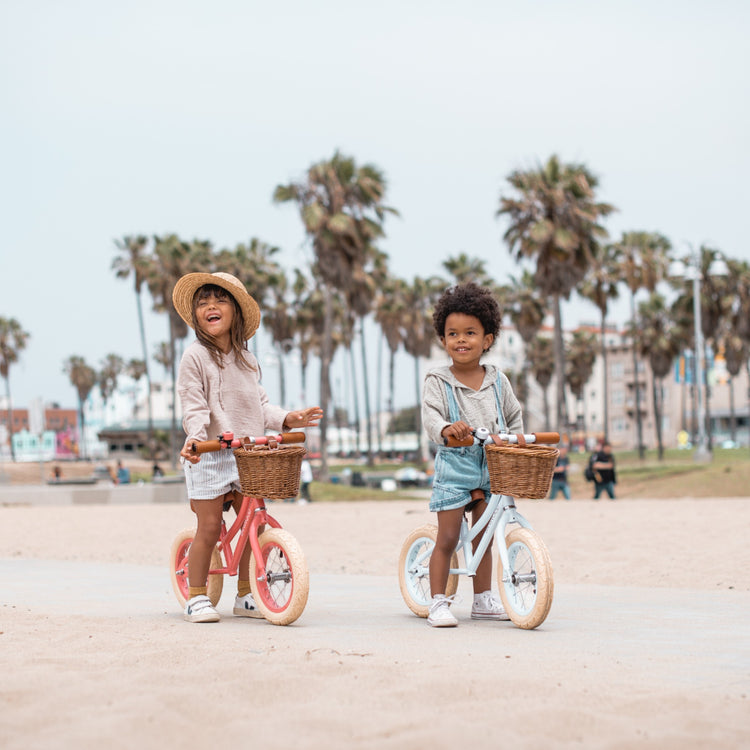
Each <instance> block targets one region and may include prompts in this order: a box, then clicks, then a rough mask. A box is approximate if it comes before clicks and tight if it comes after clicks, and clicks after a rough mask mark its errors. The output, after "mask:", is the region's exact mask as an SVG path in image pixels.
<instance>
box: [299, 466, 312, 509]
mask: <svg viewBox="0 0 750 750" xmlns="http://www.w3.org/2000/svg"><path fill="white" fill-rule="evenodd" d="M312 480H313V471H312V466H310V462H309V461H308V460H307V459H306V458H303V459H302V466H301V467H300V475H299V481H300V488H299V492H300V498H299V501H300V502H301V503H311V502H312V497H311V495H310V482H312Z"/></svg>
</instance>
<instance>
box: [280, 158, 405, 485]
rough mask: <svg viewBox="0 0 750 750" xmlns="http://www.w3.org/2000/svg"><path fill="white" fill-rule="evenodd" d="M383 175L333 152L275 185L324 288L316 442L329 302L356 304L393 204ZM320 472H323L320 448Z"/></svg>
mask: <svg viewBox="0 0 750 750" xmlns="http://www.w3.org/2000/svg"><path fill="white" fill-rule="evenodd" d="M384 195H385V178H384V176H383V174H382V172H381V171H380V170H379V169H378V168H377V167H375V166H374V165H371V164H365V165H364V166H361V167H359V166H357V164H356V163H355V161H354V159H352V158H351V157H346V156H343V155H341V154H340V153H339V152H338V151H337V152H336V153H335V154H334V155H333V158H332V159H331V160H329V161H321V162H318V163H316V164H313V165H312V166H311V167H310V168H309V169H308V170H307V174H306V176H305V179H304V180H303V181H301V182H293V183H290V184H288V185H278V186H277V187H276V190H275V191H274V195H273V199H274V201H275V202H277V203H284V202H289V201H293V202H295V203H296V204H297V206H298V209H299V212H300V217H301V219H302V223H303V224H304V227H305V231H306V233H307V235H308V237H309V239H310V242H311V244H312V249H313V252H314V254H315V263H314V264H313V273H314V275H315V277H316V278H319V279H320V280H321V283H322V285H323V286H324V289H325V308H324V309H325V317H324V330H323V339H322V346H321V367H320V402H321V403H320V405H321V407H322V409H323V412H324V417H323V420H322V421H321V424H320V432H321V441H322V444H323V446H325V444H326V430H327V424H328V407H329V402H330V394H331V387H330V366H331V360H332V358H333V304H334V296H335V294H336V292H339V293H341V294H342V295H343V296H344V297H345V299H346V301H347V303H348V305H349V307H352V308H354V309H357V302H358V300H357V299H356V294H357V293H359V291H360V290H361V282H362V281H363V278H362V277H363V275H364V274H365V273H366V268H367V266H368V263H369V262H370V261H371V260H372V250H373V248H374V246H375V242H376V241H377V240H378V239H379V238H381V237H383V235H384V231H383V223H384V221H385V216H386V214H388V213H392V214H396V213H397V212H396V211H395V209H392V208H389V207H388V206H386V205H384V203H383V198H384ZM321 471H322V473H323V475H324V476H326V475H327V473H328V463H327V457H326V453H325V450H323V451H322V467H321Z"/></svg>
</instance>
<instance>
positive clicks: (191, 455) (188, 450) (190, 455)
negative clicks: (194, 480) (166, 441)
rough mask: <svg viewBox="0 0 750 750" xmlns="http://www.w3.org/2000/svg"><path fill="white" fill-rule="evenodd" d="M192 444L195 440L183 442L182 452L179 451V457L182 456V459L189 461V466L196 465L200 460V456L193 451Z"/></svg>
mask: <svg viewBox="0 0 750 750" xmlns="http://www.w3.org/2000/svg"><path fill="white" fill-rule="evenodd" d="M194 442H195V440H193V439H191V438H188V439H187V440H186V441H185V445H183V446H182V450H181V451H180V456H182V458H184V459H185V460H186V461H190V463H191V464H197V463H198V461H200V460H201V457H200V455H199V454H198V453H195V452H194V451H193V443H194Z"/></svg>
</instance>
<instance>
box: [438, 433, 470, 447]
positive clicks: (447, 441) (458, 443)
mask: <svg viewBox="0 0 750 750" xmlns="http://www.w3.org/2000/svg"><path fill="white" fill-rule="evenodd" d="M443 445H447V446H448V447H449V448H462V447H464V446H466V445H474V436H473V435H469V437H467V438H464V439H463V440H458V439H457V438H454V437H444V438H443Z"/></svg>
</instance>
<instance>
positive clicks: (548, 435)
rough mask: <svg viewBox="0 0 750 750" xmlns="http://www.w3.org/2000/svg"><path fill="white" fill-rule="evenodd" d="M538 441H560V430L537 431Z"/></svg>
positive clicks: (535, 434)
mask: <svg viewBox="0 0 750 750" xmlns="http://www.w3.org/2000/svg"><path fill="white" fill-rule="evenodd" d="M534 436H535V437H536V441H535V442H536V443H537V444H538V443H559V442H560V433H559V432H535V433H534Z"/></svg>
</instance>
